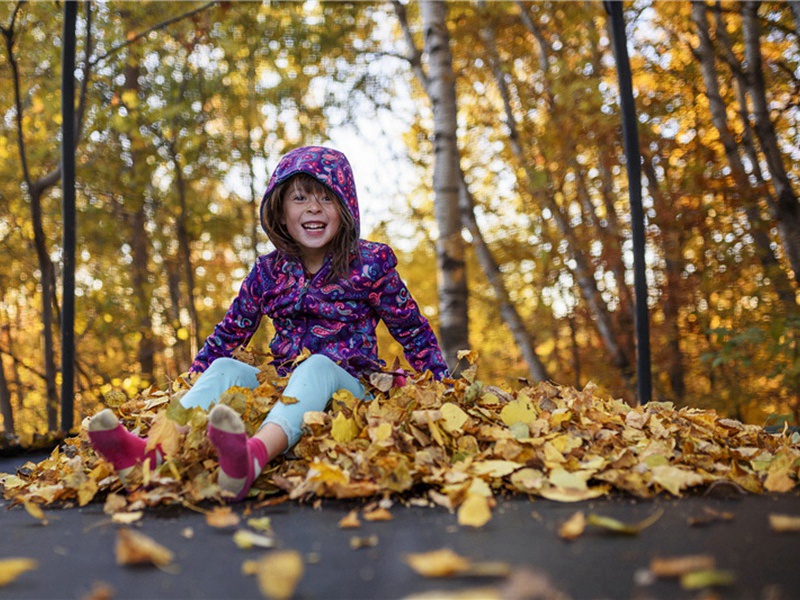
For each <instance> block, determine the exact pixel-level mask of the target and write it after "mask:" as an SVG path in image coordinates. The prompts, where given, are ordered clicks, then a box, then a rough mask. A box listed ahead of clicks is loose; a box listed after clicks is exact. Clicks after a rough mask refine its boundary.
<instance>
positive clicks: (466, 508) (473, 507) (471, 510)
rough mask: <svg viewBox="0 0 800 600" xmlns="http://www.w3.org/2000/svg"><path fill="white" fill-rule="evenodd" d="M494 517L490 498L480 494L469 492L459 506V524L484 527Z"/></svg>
mask: <svg viewBox="0 0 800 600" xmlns="http://www.w3.org/2000/svg"><path fill="white" fill-rule="evenodd" d="M491 518H492V509H491V508H490V507H489V499H488V498H486V497H485V496H482V495H480V494H468V495H467V498H466V500H464V502H462V503H461V505H460V506H459V507H458V524H459V525H466V526H468V527H483V526H484V525H486V523H488V522H489V521H490V520H491Z"/></svg>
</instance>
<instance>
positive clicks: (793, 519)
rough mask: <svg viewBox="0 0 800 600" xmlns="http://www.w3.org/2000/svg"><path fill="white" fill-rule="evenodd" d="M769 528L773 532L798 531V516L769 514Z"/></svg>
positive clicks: (799, 521)
mask: <svg viewBox="0 0 800 600" xmlns="http://www.w3.org/2000/svg"><path fill="white" fill-rule="evenodd" d="M769 526H770V527H771V528H772V530H773V531H780V532H786V531H800V516H792V515H778V514H771V515H770V516H769Z"/></svg>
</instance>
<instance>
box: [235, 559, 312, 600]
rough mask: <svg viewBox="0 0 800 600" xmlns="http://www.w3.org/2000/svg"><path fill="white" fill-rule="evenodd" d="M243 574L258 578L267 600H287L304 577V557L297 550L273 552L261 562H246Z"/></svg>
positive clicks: (260, 588)
mask: <svg viewBox="0 0 800 600" xmlns="http://www.w3.org/2000/svg"><path fill="white" fill-rule="evenodd" d="M242 572H243V573H244V574H245V575H255V576H256V580H257V581H258V589H259V590H260V591H261V594H262V595H263V596H264V597H265V598H271V599H274V600H286V599H288V598H291V597H292V594H294V590H295V588H296V587H297V584H298V583H299V582H300V579H301V578H302V577H303V557H302V556H301V555H300V553H299V552H297V551H295V550H285V551H281V552H271V553H270V554H267V555H265V556H264V557H263V558H261V559H259V560H248V561H245V562H244V564H243V565H242Z"/></svg>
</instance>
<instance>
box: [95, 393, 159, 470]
mask: <svg viewBox="0 0 800 600" xmlns="http://www.w3.org/2000/svg"><path fill="white" fill-rule="evenodd" d="M88 430H89V440H90V441H91V442H92V447H93V448H94V449H95V450H96V451H97V453H98V454H100V456H102V457H103V458H105V459H106V460H107V461H108V462H110V463H111V464H112V465H113V466H114V469H115V470H116V471H117V475H119V478H120V480H122V483H123V485H124V484H125V483H126V482H125V479H126V477H127V476H128V475H129V474H130V472H131V471H132V470H133V467H134V466H136V464H137V463H144V462H145V460H148V459H149V463H150V468H151V469H155V468H156V467H157V466H158V465H160V464H161V462H162V456H161V453H160V452H159V451H158V450H151V451H150V452H145V448H146V446H147V438H140V437H139V436H137V435H134V434H132V433H131V432H130V431H128V430H127V429H125V428H124V427H123V426H122V423H120V422H119V419H117V416H116V415H115V414H114V412H113V411H112V410H111V409H110V408H106V409H104V410H101V411H100V412H99V413H97V414H96V415H95V416H93V417H92V418H91V420H90V421H89V425H88Z"/></svg>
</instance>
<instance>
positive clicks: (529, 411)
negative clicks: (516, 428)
mask: <svg viewBox="0 0 800 600" xmlns="http://www.w3.org/2000/svg"><path fill="white" fill-rule="evenodd" d="M536 416H537V415H536V410H535V409H534V408H533V404H532V403H531V401H530V399H529V398H527V397H521V398H517V399H516V400H514V401H512V402H509V403H508V404H506V405H505V406H504V407H503V410H501V411H500V419H502V421H503V423H505V424H506V425H507V426H509V427H511V426H512V425H514V423H525V424H526V425H530V424H531V423H533V422H534V421H535V420H536Z"/></svg>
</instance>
